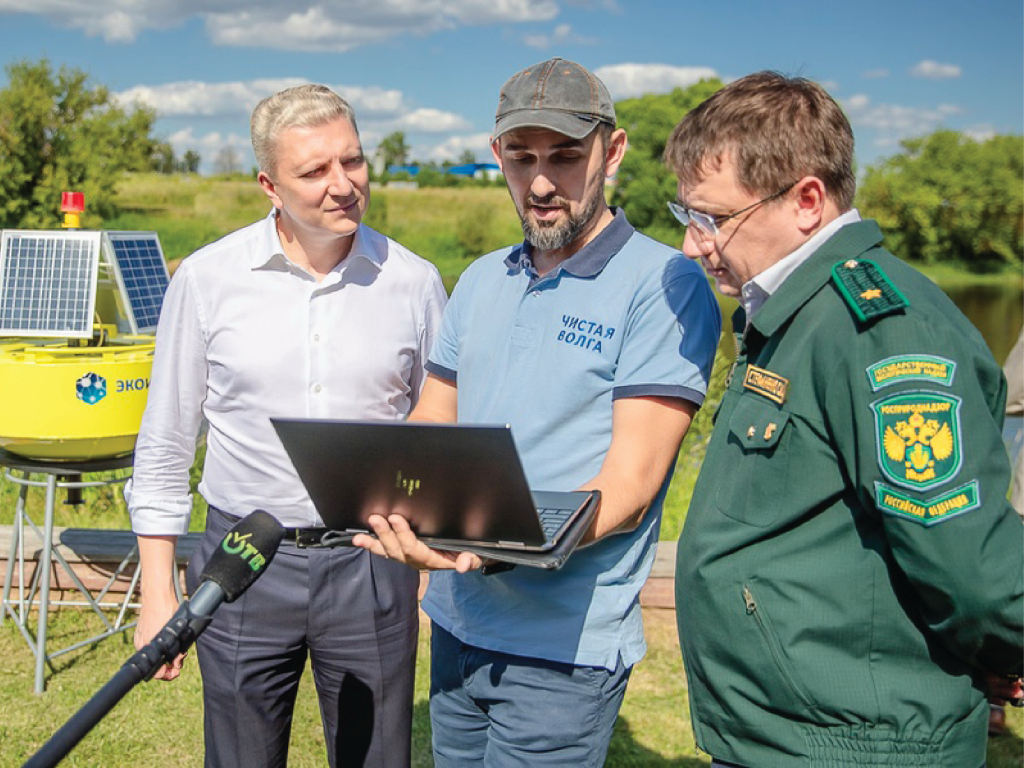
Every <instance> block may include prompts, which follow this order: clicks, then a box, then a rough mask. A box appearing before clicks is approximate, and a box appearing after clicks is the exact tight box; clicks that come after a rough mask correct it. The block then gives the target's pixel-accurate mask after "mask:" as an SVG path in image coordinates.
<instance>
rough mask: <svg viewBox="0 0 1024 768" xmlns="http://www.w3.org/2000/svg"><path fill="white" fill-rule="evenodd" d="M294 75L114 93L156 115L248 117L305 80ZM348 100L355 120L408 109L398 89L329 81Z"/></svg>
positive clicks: (144, 87) (185, 83)
mask: <svg viewBox="0 0 1024 768" xmlns="http://www.w3.org/2000/svg"><path fill="white" fill-rule="evenodd" d="M308 82H309V81H308V80H304V79H302V78H298V77H283V78H274V79H262V80H248V81H235V82H228V83H204V82H199V81H194V80H183V81H179V82H175V83H166V84H164V85H156V86H148V85H137V86H135V87H133V88H129V89H128V90H126V91H121V92H120V93H118V94H116V96H117V99H118V100H119V101H120V102H122V103H131V102H135V101H138V102H141V103H143V104H145V105H147V106H149V107H152V108H153V109H155V110H156V111H157V115H158V116H159V117H215V116H230V115H241V116H244V117H245V118H246V119H248V117H249V114H250V113H251V112H252V109H253V107H255V106H256V104H257V103H258V102H259V101H260V100H261V99H263V98H265V97H266V96H270V95H271V94H273V93H277V92H278V91H280V90H283V89H285V88H289V87H291V86H295V85H302V84H303V83H308ZM328 87H330V88H331V90H333V91H335V92H336V93H338V94H340V95H341V96H342V97H344V98H345V100H346V101H348V102H349V103H350V104H351V105H352V108H353V109H354V110H355V112H356V120H357V121H358V122H359V123H360V124H362V122H363V120H364V119H373V118H375V117H376V118H381V117H385V118H397V117H398V116H400V115H401V114H402V113H403V112H404V111H406V110H407V109H409V105H408V104H407V102H406V99H405V97H404V96H403V95H402V92H401V91H397V90H391V89H385V88H379V87H377V86H361V85H329V86H328Z"/></svg>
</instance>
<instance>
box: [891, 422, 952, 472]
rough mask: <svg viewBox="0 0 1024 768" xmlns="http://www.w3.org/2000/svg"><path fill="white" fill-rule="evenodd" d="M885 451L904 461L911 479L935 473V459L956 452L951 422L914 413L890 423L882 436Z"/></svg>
mask: <svg viewBox="0 0 1024 768" xmlns="http://www.w3.org/2000/svg"><path fill="white" fill-rule="evenodd" d="M882 442H883V447H884V449H885V455H886V456H888V457H889V459H890V460H891V461H897V462H904V466H905V467H906V471H907V479H909V480H930V479H932V478H934V477H935V462H936V461H945V460H946V459H948V458H949V457H950V456H952V455H953V448H954V438H953V432H952V430H950V428H949V424H948V423H947V422H940V421H938V420H936V419H926V418H925V417H924V416H923V415H922V414H920V413H913V414H911V415H910V417H909V418H908V419H907V420H906V421H898V422H896V423H895V424H893V425H892V426H886V427H885V432H884V435H883V438H882Z"/></svg>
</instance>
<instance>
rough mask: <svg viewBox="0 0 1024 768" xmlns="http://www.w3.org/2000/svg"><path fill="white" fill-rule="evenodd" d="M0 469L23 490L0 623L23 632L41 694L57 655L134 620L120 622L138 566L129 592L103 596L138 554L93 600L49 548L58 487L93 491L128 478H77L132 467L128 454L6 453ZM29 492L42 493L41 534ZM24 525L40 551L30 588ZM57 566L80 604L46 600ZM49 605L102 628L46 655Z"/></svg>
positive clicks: (134, 550)
mask: <svg viewBox="0 0 1024 768" xmlns="http://www.w3.org/2000/svg"><path fill="white" fill-rule="evenodd" d="M0 465H3V466H5V467H6V469H5V471H4V476H5V477H6V478H7V479H8V480H10V481H11V482H13V483H15V484H17V485H20V486H21V490H20V493H19V495H18V502H17V506H16V507H15V513H14V525H13V527H12V530H11V549H10V553H9V554H8V557H7V572H6V577H5V579H4V589H3V603H2V606H0V608H2V610H0V623H2V622H3V621H4V619H6V618H7V616H8V615H10V617H11V619H12V620H13V621H14V623H15V624H16V625H17V627H18V629H19V630H20V631H21V634H22V636H23V637H24V638H25V642H26V643H28V646H29V648H30V649H31V651H32V653H33V655H34V656H35V692H36V693H42V692H43V691H44V690H45V668H46V664H47V662H49V661H50V660H52V659H54V658H56V657H57V656H60V655H62V654H65V653H68V652H70V651H73V650H76V649H78V648H81V647H83V646H86V645H89V644H91V643H96V642H99V641H100V640H103V639H105V638H107V637H110V636H111V635H113V634H116V633H118V632H123V631H124V630H126V629H129V628H130V627H133V626H135V622H134V621H133V622H131V623H125V620H124V619H125V614H126V613H127V610H128V608H129V607H131V606H132V605H133V604H132V603H131V598H132V596H133V595H134V593H135V588H136V586H137V584H138V580H139V569H138V568H136V569H135V574H134V575H133V576H132V580H131V584H130V585H129V587H128V591H127V593H126V594H125V596H124V599H123V600H122V601H121V602H120V603H113V602H109V601H107V602H104V598H105V597H106V595H107V592H108V591H109V590H110V588H111V587H112V586H113V585H114V582H115V581H116V580H117V578H118V576H120V574H121V573H122V572H123V571H124V569H125V568H126V567H127V565H128V563H129V562H131V560H132V559H133V558H135V557H136V556H137V552H138V549H137V547H135V546H133V547H132V549H131V551H130V552H128V554H127V555H125V557H124V558H123V559H122V561H121V564H120V565H119V566H118V567H117V569H116V570H115V572H114V574H113V575H112V576H111V577H110V579H109V580H108V581H107V583H106V585H105V586H104V587H103V588H102V589H101V590H100V591H99V592H98V593H97V595H96V596H95V597H94V596H93V595H92V593H90V591H89V590H88V589H87V588H86V586H85V585H84V584H83V583H82V580H81V579H79V577H78V575H77V574H76V573H75V572H74V569H73V568H72V567H71V565H70V564H69V563H68V561H67V560H66V559H65V557H64V555H63V554H62V553H61V552H60V550H59V549H56V548H54V546H53V518H54V511H55V507H56V498H57V489H58V488H68V489H79V488H95V487H100V486H106V485H113V484H116V483H123V482H125V481H126V480H127V479H128V478H127V477H110V478H106V479H100V480H82V479H81V476H82V475H83V474H85V473H103V472H111V471H114V470H119V469H127V468H129V467H131V465H132V456H131V455H128V456H122V457H119V458H115V459H101V460H92V461H83V462H71V463H54V462H40V461H33V460H31V459H26V458H23V457H20V456H14V455H13V454H10V453H7V452H6V451H0ZM15 472H18V473H20V475H16V474H15ZM32 475H45V479H43V480H33V479H32ZM29 488H45V489H46V506H45V512H44V516H43V528H42V530H40V528H39V526H38V525H36V523H35V522H34V521H33V520H32V519H31V518H30V517H29V515H28V513H27V511H26V506H25V500H26V498H27V496H28V491H29ZM26 527H28V528H30V529H31V530H32V531H33V532H34V533H35V535H36V536H37V537H38V538H39V540H40V542H41V544H42V553H41V555H40V557H39V561H38V563H37V565H36V568H35V572H34V573H33V576H32V581H31V583H30V584H29V586H28V589H26V587H25V529H26ZM55 562H56V563H59V564H60V566H61V567H63V568H64V571H65V572H66V573H67V574H68V576H69V577H70V579H71V581H72V582H73V584H74V586H75V588H76V589H77V590H78V591H79V592H80V593H81V594H82V597H83V598H84V599H83V600H79V601H68V600H50V573H51V570H52V568H53V566H54V563H55ZM15 568H17V569H18V589H17V596H16V597H14V598H12V597H11V591H12V582H13V578H14V573H15ZM176 586H177V582H176ZM51 605H77V606H85V607H89V608H91V609H92V610H93V611H94V612H95V613H96V615H97V616H99V617H100V620H101V621H102V622H103V625H104V627H105V630H104V631H103V632H101V633H100V634H98V635H96V636H94V637H90V638H89V639H87V640H82V641H80V642H77V643H75V644H73V645H70V646H68V647H67V648H62V649H60V650H57V651H52V652H50V653H47V651H46V627H47V621H48V619H49V612H50V606H51ZM33 606H37V607H38V609H39V616H38V621H37V624H36V635H35V638H33V637H32V635H31V633H30V631H29V626H28V618H29V611H30V610H31V608H32V607H33ZM111 607H114V608H119V610H118V614H117V618H116V619H115V620H114V622H113V623H112V622H111V621H110V620H109V619H108V618H107V616H106V614H105V613H104V612H103V608H111Z"/></svg>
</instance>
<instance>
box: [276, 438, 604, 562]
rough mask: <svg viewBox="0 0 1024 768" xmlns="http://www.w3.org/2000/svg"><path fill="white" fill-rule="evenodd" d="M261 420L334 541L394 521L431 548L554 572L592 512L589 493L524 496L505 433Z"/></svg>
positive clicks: (595, 496) (594, 502)
mask: <svg viewBox="0 0 1024 768" xmlns="http://www.w3.org/2000/svg"><path fill="white" fill-rule="evenodd" d="M271 422H272V423H273V425H274V428H275V429H276V430H277V434H278V436H279V437H280V439H281V442H282V444H283V445H284V448H285V450H286V451H287V453H288V456H289V458H291V460H292V464H294V465H295V470H296V471H297V472H298V475H299V478H300V479H301V480H302V483H303V484H304V485H305V486H306V490H307V491H308V492H309V496H310V498H311V499H312V500H313V505H314V506H315V507H316V509H317V512H319V513H320V517H321V518H323V521H324V525H326V526H327V527H328V528H330V529H332V530H334V531H339V532H342V533H344V534H354V533H356V532H370V528H369V526H368V524H367V519H368V518H369V516H370V515H371V514H374V513H377V514H385V515H387V514H393V513H398V514H400V515H402V516H403V517H405V518H406V519H407V520H408V521H409V525H410V527H411V528H412V529H413V531H415V532H416V534H417V536H419V537H420V538H421V539H422V540H423V541H425V542H426V543H427V544H429V545H430V546H432V547H434V548H436V549H446V550H453V551H469V552H475V553H477V554H479V555H481V556H483V557H488V558H491V559H494V560H499V561H502V562H508V563H516V564H521V565H530V566H535V567H540V568H558V567H560V566H561V565H562V564H563V563H564V562H565V560H566V559H567V558H568V557H569V555H570V554H571V553H572V551H573V549H574V548H575V547H576V545H577V544H578V543H579V540H580V538H581V537H582V536H583V534H584V533H585V532H586V530H587V528H588V527H589V526H590V523H591V521H592V520H593V516H594V514H595V513H596V512H597V507H598V502H599V498H600V494H599V493H598V492H596V491H554V492H553V491H531V490H530V488H529V486H528V485H527V482H526V475H525V474H524V472H523V466H522V463H521V462H520V460H519V454H518V452H517V451H516V447H515V442H514V441H513V439H512V430H511V428H510V427H509V426H508V425H500V426H499V425H476V424H424V423H409V422H390V421H349V420H337V419H284V418H272V419H271Z"/></svg>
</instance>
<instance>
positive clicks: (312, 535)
mask: <svg viewBox="0 0 1024 768" xmlns="http://www.w3.org/2000/svg"><path fill="white" fill-rule="evenodd" d="M356 533H358V531H335V530H332V529H330V528H313V529H301V528H300V529H299V530H297V531H295V546H297V547H299V548H300V549H332V548H333V547H350V546H352V538H353V537H354V536H355V535H356Z"/></svg>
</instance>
